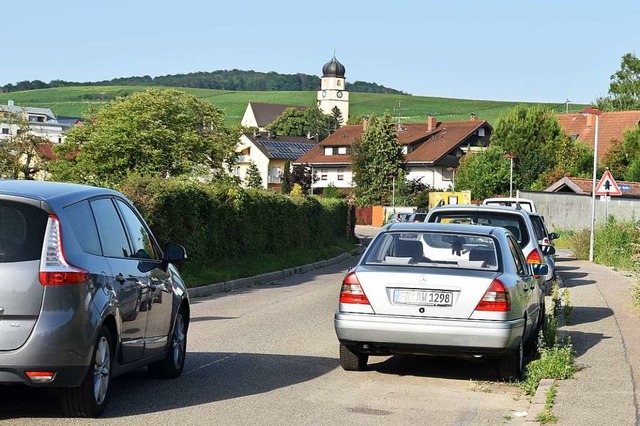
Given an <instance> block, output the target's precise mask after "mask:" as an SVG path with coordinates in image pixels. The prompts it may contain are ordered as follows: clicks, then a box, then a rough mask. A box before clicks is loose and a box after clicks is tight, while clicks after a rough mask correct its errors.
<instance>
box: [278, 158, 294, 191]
mask: <svg viewBox="0 0 640 426" xmlns="http://www.w3.org/2000/svg"><path fill="white" fill-rule="evenodd" d="M291 188H293V185H292V184H291V162H290V161H289V160H287V161H285V162H284V170H283V171H282V176H281V180H280V192H282V193H283V194H288V193H290V192H291Z"/></svg>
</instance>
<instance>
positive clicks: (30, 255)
mask: <svg viewBox="0 0 640 426" xmlns="http://www.w3.org/2000/svg"><path fill="white" fill-rule="evenodd" d="M48 218H49V215H48V214H47V213H46V212H45V211H43V210H41V209H39V208H37V207H34V206H32V205H29V204H24V203H19V202H15V201H8V200H0V263H9V262H25V261H28V260H37V259H40V256H41V255H42V241H43V240H44V232H45V228H46V226H47V220H48Z"/></svg>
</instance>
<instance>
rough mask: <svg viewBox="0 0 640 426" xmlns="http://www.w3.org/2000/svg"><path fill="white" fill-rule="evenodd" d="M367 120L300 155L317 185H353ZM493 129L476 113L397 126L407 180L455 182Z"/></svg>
mask: <svg viewBox="0 0 640 426" xmlns="http://www.w3.org/2000/svg"><path fill="white" fill-rule="evenodd" d="M366 126H367V122H366V121H365V122H364V124H358V125H348V126H344V127H341V128H340V129H338V130H336V131H335V132H334V133H332V134H331V135H329V136H328V137H327V138H326V139H324V140H323V141H322V142H320V143H319V144H317V145H316V146H315V147H313V148H312V149H310V150H309V152H307V153H306V154H304V155H303V156H301V157H300V158H298V159H297V160H296V161H295V162H294V163H293V164H308V165H310V166H312V168H313V171H314V173H315V174H316V175H317V176H318V178H319V180H318V182H316V183H314V184H313V187H314V188H326V187H328V186H330V185H333V186H335V187H337V188H352V187H354V186H355V184H354V183H353V173H352V170H351V155H350V154H351V145H352V144H353V142H354V141H356V140H358V139H361V138H362V135H363V133H364V130H365V129H366ZM492 130H493V128H492V127H491V125H489V123H488V122H487V121H485V120H478V118H477V117H476V116H475V115H472V116H471V119H470V120H468V121H444V122H438V121H437V119H436V117H434V116H430V117H429V118H428V119H427V122H426V123H406V124H398V125H397V126H396V133H397V136H398V143H399V144H400V145H401V146H402V152H403V154H404V158H405V163H404V165H405V171H406V178H407V180H412V179H415V178H417V179H420V181H421V182H422V183H423V184H425V185H429V186H431V187H433V188H435V189H443V190H444V189H447V188H448V187H449V186H452V184H453V178H454V173H455V168H457V167H458V163H459V161H460V158H461V157H462V156H463V155H465V154H466V153H467V152H468V151H479V150H483V149H485V148H486V147H487V146H489V138H490V136H491V132H492Z"/></svg>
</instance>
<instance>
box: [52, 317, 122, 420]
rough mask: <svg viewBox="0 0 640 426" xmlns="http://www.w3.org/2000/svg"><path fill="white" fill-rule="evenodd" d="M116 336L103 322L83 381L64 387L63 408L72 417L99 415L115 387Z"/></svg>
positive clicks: (62, 391) (62, 390)
mask: <svg viewBox="0 0 640 426" xmlns="http://www.w3.org/2000/svg"><path fill="white" fill-rule="evenodd" d="M112 360H113V338H112V337H111V333H110V332H109V329H108V328H107V327H106V326H102V328H101V329H100V332H99V333H98V338H97V339H96V344H95V346H94V349H93V356H92V357H91V365H90V366H89V368H88V371H87V375H86V376H85V378H84V380H83V381H82V384H81V385H80V386H78V387H75V388H63V389H61V395H60V396H61V403H62V410H63V412H64V414H65V415H66V416H69V417H98V416H99V415H100V414H101V413H102V412H103V411H104V407H105V405H106V403H107V400H108V397H109V390H110V389H111V373H112V370H111V367H112Z"/></svg>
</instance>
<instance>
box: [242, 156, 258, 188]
mask: <svg viewBox="0 0 640 426" xmlns="http://www.w3.org/2000/svg"><path fill="white" fill-rule="evenodd" d="M245 182H246V184H247V186H248V187H249V188H262V176H261V175H260V170H259V169H258V166H257V165H256V163H254V162H253V161H252V162H251V164H250V165H249V168H248V169H247V178H246V179H245Z"/></svg>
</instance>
